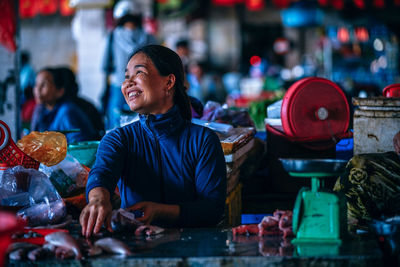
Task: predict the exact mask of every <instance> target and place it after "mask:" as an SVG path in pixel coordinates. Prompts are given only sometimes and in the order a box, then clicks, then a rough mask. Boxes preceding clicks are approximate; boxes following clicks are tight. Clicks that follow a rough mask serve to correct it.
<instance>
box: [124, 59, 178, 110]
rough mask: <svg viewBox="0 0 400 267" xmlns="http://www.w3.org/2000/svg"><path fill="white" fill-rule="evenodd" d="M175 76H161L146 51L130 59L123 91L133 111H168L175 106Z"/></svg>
mask: <svg viewBox="0 0 400 267" xmlns="http://www.w3.org/2000/svg"><path fill="white" fill-rule="evenodd" d="M174 84H175V76H174V75H173V74H170V75H168V76H161V75H160V74H159V73H158V70H157V69H156V67H155V66H154V64H153V62H152V61H151V59H150V58H149V57H147V56H146V55H145V54H144V53H140V52H139V53H138V54H136V55H134V56H133V57H132V58H131V60H129V62H128V65H127V66H126V70H125V81H124V82H123V83H122V87H121V91H122V94H123V95H124V97H125V101H126V103H128V106H129V108H130V109H131V110H132V111H135V112H138V113H141V114H162V113H166V112H167V111H168V110H169V109H170V108H171V107H172V106H173V91H171V90H173V86H174Z"/></svg>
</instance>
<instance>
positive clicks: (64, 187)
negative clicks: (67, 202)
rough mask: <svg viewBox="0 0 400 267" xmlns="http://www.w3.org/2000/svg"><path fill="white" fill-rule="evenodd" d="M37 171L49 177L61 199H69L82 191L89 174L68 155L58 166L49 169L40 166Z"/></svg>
mask: <svg viewBox="0 0 400 267" xmlns="http://www.w3.org/2000/svg"><path fill="white" fill-rule="evenodd" d="M39 170H40V171H42V172H43V173H45V174H46V175H47V176H48V177H49V179H50V181H51V183H52V184H53V185H54V187H55V188H56V189H57V191H58V193H60V195H61V197H69V196H72V195H74V194H75V193H76V192H79V191H82V190H83V189H84V188H85V186H86V182H87V177H88V174H89V172H88V170H87V169H85V168H84V167H83V166H82V165H81V164H80V163H79V162H78V161H77V160H76V159H75V158H74V157H73V156H71V155H69V154H67V156H66V157H65V159H64V160H63V161H61V162H60V163H59V164H57V165H54V166H51V167H46V166H44V165H40V167H39Z"/></svg>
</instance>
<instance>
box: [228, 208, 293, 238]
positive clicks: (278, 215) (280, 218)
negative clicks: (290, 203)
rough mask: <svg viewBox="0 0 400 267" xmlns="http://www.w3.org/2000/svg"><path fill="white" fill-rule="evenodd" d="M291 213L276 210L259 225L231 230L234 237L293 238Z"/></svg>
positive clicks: (246, 225)
mask: <svg viewBox="0 0 400 267" xmlns="http://www.w3.org/2000/svg"><path fill="white" fill-rule="evenodd" d="M292 218H293V213H292V211H291V210H276V211H275V212H274V214H273V215H272V216H265V217H264V218H263V219H262V220H261V222H260V223H259V224H245V225H240V226H237V227H233V228H232V233H233V234H234V235H243V234H245V235H256V234H258V235H260V236H264V235H282V236H283V238H286V237H289V236H293V230H292Z"/></svg>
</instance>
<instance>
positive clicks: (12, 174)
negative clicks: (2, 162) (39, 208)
mask: <svg viewBox="0 0 400 267" xmlns="http://www.w3.org/2000/svg"><path fill="white" fill-rule="evenodd" d="M0 188H1V189H4V190H8V191H10V192H13V195H11V196H9V197H12V198H14V199H17V196H16V195H17V194H21V197H20V199H21V200H22V199H24V201H21V202H20V203H18V202H16V203H14V205H13V206H26V205H34V204H37V203H41V202H44V201H56V200H58V199H60V198H61V197H60V195H59V194H58V192H57V190H56V189H55V188H54V186H53V185H52V184H51V182H50V180H49V179H48V178H47V176H46V175H45V174H44V173H42V172H40V171H37V170H35V169H26V168H24V167H22V166H16V167H13V168H9V169H7V170H6V171H4V174H3V177H2V179H1V182H0ZM23 193H25V194H23ZM26 193H28V195H29V203H25V202H26V201H25V199H26V198H25V197H23V196H24V195H26ZM2 202H4V199H3V200H2ZM14 202H15V201H14Z"/></svg>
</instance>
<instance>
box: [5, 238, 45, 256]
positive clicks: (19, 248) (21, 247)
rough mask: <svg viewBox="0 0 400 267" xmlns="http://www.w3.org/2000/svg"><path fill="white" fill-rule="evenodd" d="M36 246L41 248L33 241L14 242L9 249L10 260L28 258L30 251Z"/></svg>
mask: <svg viewBox="0 0 400 267" xmlns="http://www.w3.org/2000/svg"><path fill="white" fill-rule="evenodd" d="M36 248H39V246H37V245H34V244H31V243H26V242H16V243H12V244H11V245H10V246H9V247H8V249H7V252H8V258H9V259H10V260H25V259H26V258H27V255H28V253H29V252H30V251H31V250H34V249H36Z"/></svg>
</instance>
